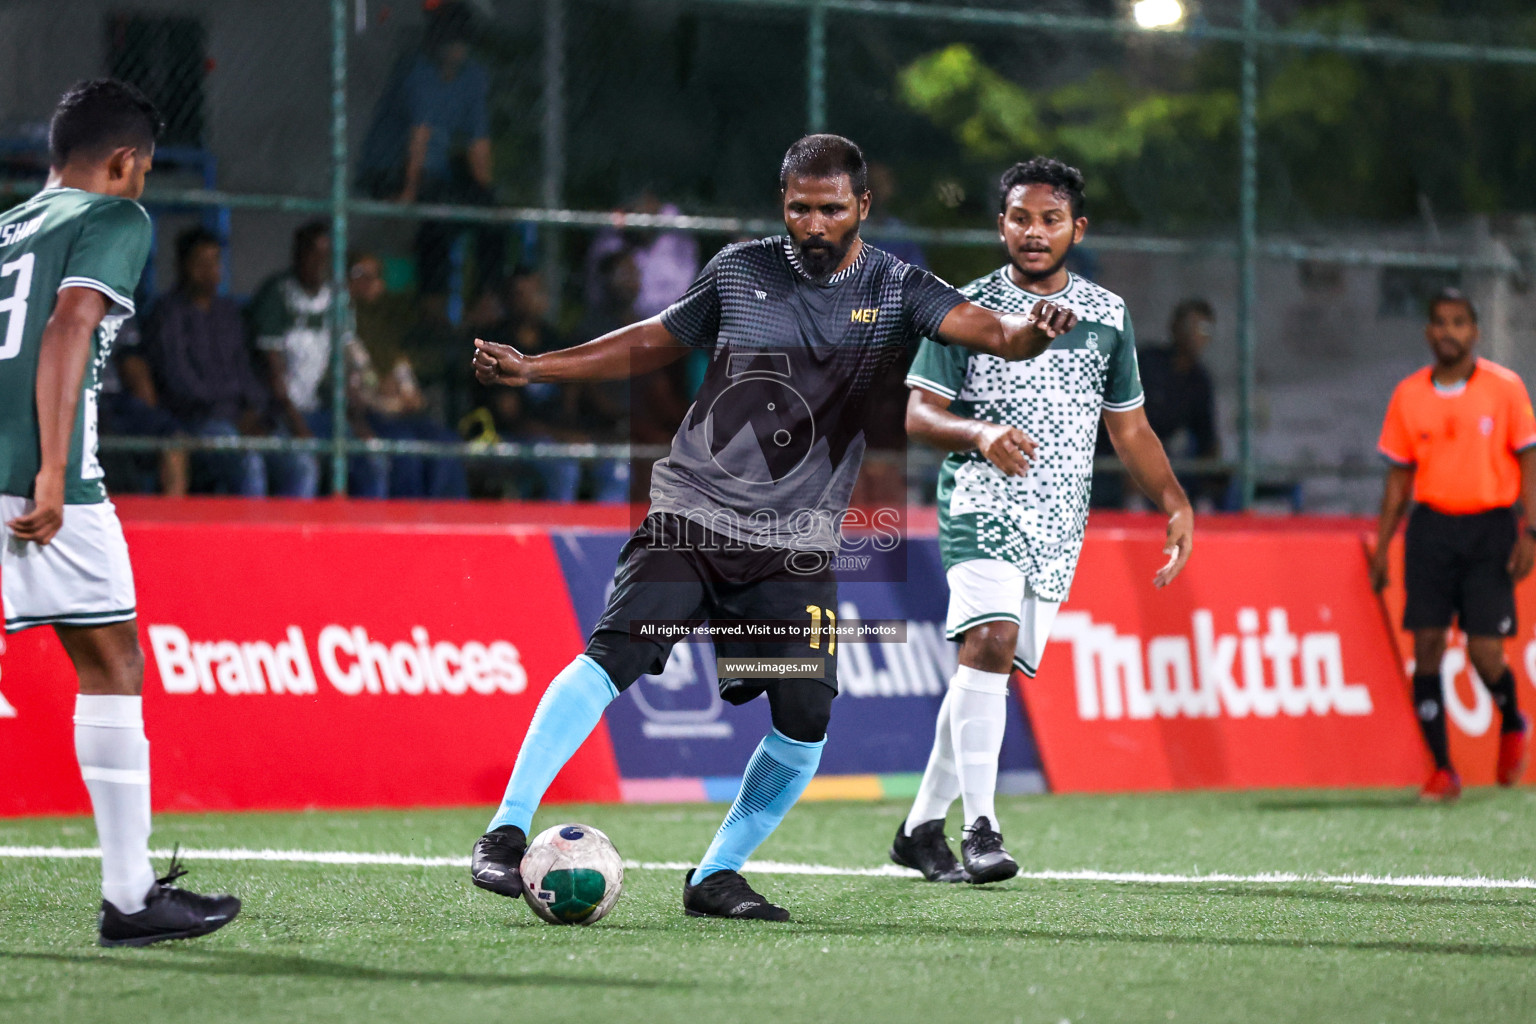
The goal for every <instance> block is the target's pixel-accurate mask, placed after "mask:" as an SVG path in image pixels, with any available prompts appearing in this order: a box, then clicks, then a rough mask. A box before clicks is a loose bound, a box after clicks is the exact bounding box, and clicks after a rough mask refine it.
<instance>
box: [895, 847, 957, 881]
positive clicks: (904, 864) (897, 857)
mask: <svg viewBox="0 0 1536 1024" xmlns="http://www.w3.org/2000/svg"><path fill="white" fill-rule="evenodd" d="M890 855H891V863H892V864H895V865H896V866H897V867H903V868H911V869H912V870H913V871H916V872H917V873H918V874H919V875H921V876H922V879H923V881H925V882H934V883H939V884H945V885H954V884H955V883H957V882H964V881H967V880H969V878H970V876H969V875H967V874H966V873H965V869H964V868H960V869H958V873H957V874H956V875H955V877H954V878H944V877H942V876H941V877H939V878H929V877H928V872H926V871H924V870H923V869H922V868H920V867H918V866H917V865H916V864H913V863H911V862H910V861H906V860H903V859H902V857H901V855H900V854H899V853H897V852H896V847H894V846H893V847H891V849H890Z"/></svg>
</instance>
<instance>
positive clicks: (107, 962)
mask: <svg viewBox="0 0 1536 1024" xmlns="http://www.w3.org/2000/svg"><path fill="white" fill-rule="evenodd" d="M167 954H169V955H167ZM6 959H9V960H45V961H48V962H51V963H61V964H79V965H82V966H101V967H111V968H114V969H121V970H130V971H191V972H196V973H197V974H204V975H206V974H227V975H231V976H234V977H245V978H268V977H292V978H326V979H335V980H339V981H388V982H405V983H409V984H415V983H420V984H446V985H476V986H502V985H505V986H513V987H541V986H547V985H582V986H595V987H597V988H635V989H689V988H693V987H694V985H693V984H692V983H689V982H679V981H659V980H654V979H638V978H635V979H621V978H610V977H605V976H603V975H600V974H547V973H544V974H474V973H459V972H453V971H410V970H403V971H402V970H391V969H389V968H384V967H364V966H362V965H360V964H349V963H339V962H337V961H334V960H314V959H310V958H308V957H302V956H280V955H277V954H274V953H249V952H241V951H239V950H226V949H198V950H186V949H175V950H173V949H157V950H147V951H144V952H138V951H128V952H127V955H123V954H122V953H108V952H106V951H102V952H100V953H37V952H8V951H0V960H6Z"/></svg>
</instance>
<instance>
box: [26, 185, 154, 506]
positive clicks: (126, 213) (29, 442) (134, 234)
mask: <svg viewBox="0 0 1536 1024" xmlns="http://www.w3.org/2000/svg"><path fill="white" fill-rule="evenodd" d="M150 237H151V234H150V225H149V215H148V214H146V213H145V212H144V208H143V207H142V206H140V205H139V204H138V203H136V202H134V201H133V200H131V199H117V198H114V197H112V196H104V195H98V194H96V193H94V192H82V191H80V190H79V189H73V188H50V189H44V190H43V191H42V192H39V193H38V194H37V195H35V196H33V197H32V198H31V199H29V200H28V201H27V202H25V203H22V204H21V205H20V206H15V207H12V208H11V209H9V210H7V211H5V212H4V213H3V214H0V494H12V495H19V496H20V497H24V498H30V497H32V487H33V481H34V480H35V478H36V477H37V471H38V469H39V467H40V462H41V458H42V453H41V448H40V445H41V441H40V439H39V436H38V426H37V364H38V350H39V348H40V347H41V344H42V340H43V328H44V327H45V326H46V325H47V323H48V319H49V317H51V316H53V309H54V304H55V303H56V301H57V296H58V293H59V292H60V291H62V290H63V289H65V288H91V289H94V290H95V291H98V292H100V293H101V294H102V295H104V296H106V298H107V315H106V316H105V317H104V318H103V319H102V321H101V326H100V327H98V328H97V329H96V332H95V334H94V335H93V337H92V338H91V353H90V359H89V361H88V362H87V364H86V368H85V380H84V382H83V384H82V386H81V392H80V404H79V408H78V410H77V411H76V413H75V427H74V431H73V432H72V434H71V435H70V439H69V467H68V470H67V474H66V476H65V484H64V501H65V503H66V504H70V505H87V504H93V503H95V502H100V501H105V500H106V498H107V492H106V488H105V487H104V486H103V485H102V480H101V478H102V471H101V464H100V463H99V462H98V461H97V459H96V396H97V392H98V390H99V389H100V386H101V370H102V367H103V366H105V365H106V361H107V357H108V356H109V355H110V354H111V350H112V342H113V340H114V339H115V338H116V337H117V331H118V328H119V327H121V326H122V323H123V321H124V320H126V319H127V318H128V317H130V316H132V315H133V291H134V289H135V288H137V287H138V284H139V274H140V273H141V272H142V271H143V270H144V260H145V258H146V257H147V256H148V255H149V245H150Z"/></svg>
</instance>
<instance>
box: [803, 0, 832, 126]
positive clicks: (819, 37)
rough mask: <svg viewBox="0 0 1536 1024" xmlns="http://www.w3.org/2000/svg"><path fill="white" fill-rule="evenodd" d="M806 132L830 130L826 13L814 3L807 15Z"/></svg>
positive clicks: (820, 6) (812, 1)
mask: <svg viewBox="0 0 1536 1024" xmlns="http://www.w3.org/2000/svg"><path fill="white" fill-rule="evenodd" d="M805 21H806V25H805V29H806V47H805V107H806V109H805V130H806V132H807V134H812V135H814V134H815V133H817V132H824V131H826V130H827V9H826V7H825V6H823V5H822V2H821V0H811V5H810V7H809V8H807V10H806V14H805Z"/></svg>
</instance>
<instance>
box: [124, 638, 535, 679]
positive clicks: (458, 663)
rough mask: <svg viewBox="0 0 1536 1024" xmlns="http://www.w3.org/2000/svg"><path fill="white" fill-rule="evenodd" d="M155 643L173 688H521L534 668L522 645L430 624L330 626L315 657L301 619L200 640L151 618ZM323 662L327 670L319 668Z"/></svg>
mask: <svg viewBox="0 0 1536 1024" xmlns="http://www.w3.org/2000/svg"><path fill="white" fill-rule="evenodd" d="M149 645H150V648H151V649H152V650H153V651H154V656H155V664H156V666H157V667H158V668H159V671H160V684H161V685H162V686H163V687H164V688H165V692H166V693H227V694H256V693H279V694H312V693H315V692H317V691H318V689H319V686H318V684H317V682H316V679H317V678H318V677H323V678H324V679H325V681H326V682H327V683H329V684H330V685H331V686H332V687H334V688H335V689H336V690H337V691H339V692H341V693H343V694H346V695H347V696H357V695H359V694H364V693H397V694H406V695H409V696H415V695H419V694H432V693H445V694H449V695H453V696H457V695H459V694H463V693H478V694H483V695H489V694H493V693H509V694H517V693H522V692H523V691H524V690H526V689H527V688H528V672H527V671H526V670H525V669H524V668H523V663H522V658H521V656H520V655H519V654H518V650H517V648H516V647H515V646H513V645H512V644H510V643H508V642H507V641H505V640H497V641H494V642H492V643H489V644H485V643H480V642H478V641H474V640H471V641H469V642H468V643H465V644H453V643H447V642H445V641H438V642H436V643H434V642H433V641H432V638H431V637H430V636H429V635H428V634H427V631H426V629H425V628H423V627H421V626H416V627H413V628H412V629H411V637H410V640H409V641H406V640H400V641H397V642H395V643H392V644H387V643H384V642H382V641H379V640H374V639H373V638H371V637H370V636H369V635H368V631H367V630H366V629H364V628H363V627H362V626H352V627H350V628H348V627H345V626H335V625H332V626H326V627H325V628H324V629H322V630H320V636H319V639H318V641H317V643H316V645H315V649H314V652H313V657H312V656H311V651H310V649H309V646H308V645H307V644H306V643H305V640H304V634H303V632H302V631H301V630H300V629H299V627H298V626H289V627H288V632H287V634H286V637H285V639H283V640H281V641H278V642H277V643H275V644H274V643H268V642H266V641H262V640H258V641H254V642H250V643H234V642H233V641H229V640H217V641H210V642H201V641H194V640H192V639H191V638H190V637H188V636H187V632H186V630H184V629H182V628H181V627H180V626H169V625H152V626H150V627H149ZM316 664H318V665H319V667H320V671H319V673H318V676H317V673H316V671H315V666H316Z"/></svg>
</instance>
